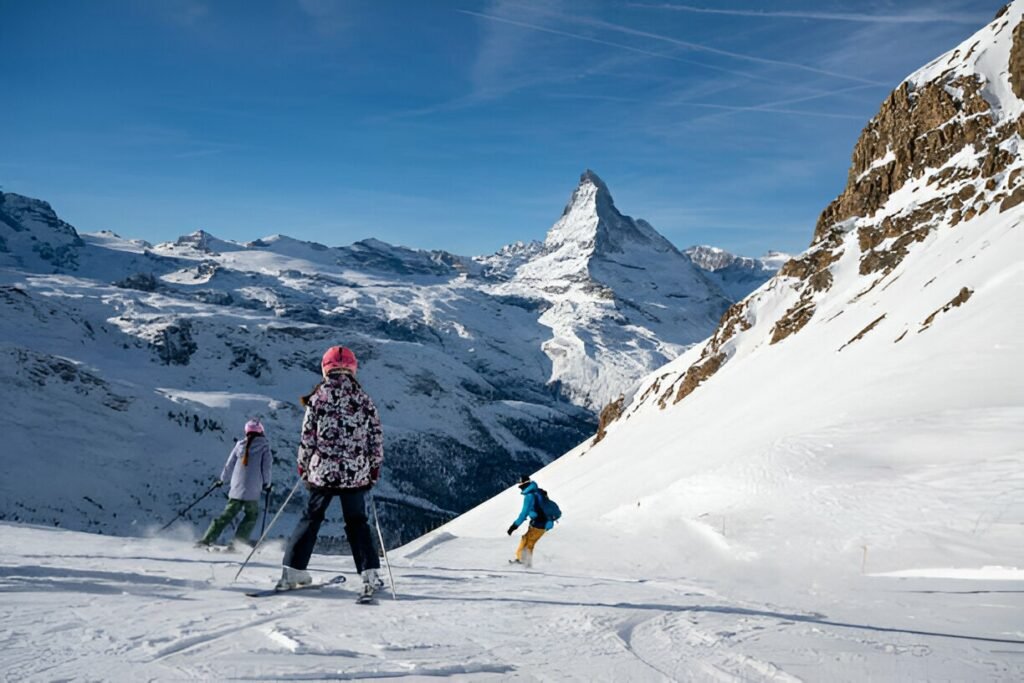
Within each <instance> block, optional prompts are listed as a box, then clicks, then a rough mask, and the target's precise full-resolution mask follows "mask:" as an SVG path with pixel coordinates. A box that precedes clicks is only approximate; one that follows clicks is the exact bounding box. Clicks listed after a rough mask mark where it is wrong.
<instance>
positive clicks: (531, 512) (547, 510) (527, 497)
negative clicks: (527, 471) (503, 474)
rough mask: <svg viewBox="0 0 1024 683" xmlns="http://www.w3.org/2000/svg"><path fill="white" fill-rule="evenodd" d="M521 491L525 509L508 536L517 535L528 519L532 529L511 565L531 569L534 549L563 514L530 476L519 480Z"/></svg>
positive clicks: (524, 537) (524, 535) (526, 534)
mask: <svg viewBox="0 0 1024 683" xmlns="http://www.w3.org/2000/svg"><path fill="white" fill-rule="evenodd" d="M519 490H520V491H522V493H523V509H522V511H521V512H520V513H519V516H518V517H516V521H514V522H512V526H510V527H509V528H508V535H509V536H511V535H512V534H513V533H515V530H516V529H517V528H518V527H519V525H520V524H522V523H523V522H524V521H525V520H526V518H527V517H529V518H530V527H529V528H528V529H527V530H526V533H525V534H523V537H522V538H521V539H520V540H519V547H518V548H517V549H516V559H514V560H509V563H510V564H521V565H524V566H527V567H530V566H532V565H533V547H534V546H535V545H537V541H539V540H540V537H541V536H543V535H544V533H545V532H546V531H548V530H549V529H551V528H552V527H554V526H555V521H556V520H557V519H558V518H559V517H561V515H562V512H561V510H559V509H558V506H557V505H555V502H554V501H553V500H551V499H550V498H548V494H547V491H545V490H544V489H542V488H540V487H538V486H537V483H536V482H534V481H530V477H529V476H528V475H523V476H522V477H521V478H520V479H519Z"/></svg>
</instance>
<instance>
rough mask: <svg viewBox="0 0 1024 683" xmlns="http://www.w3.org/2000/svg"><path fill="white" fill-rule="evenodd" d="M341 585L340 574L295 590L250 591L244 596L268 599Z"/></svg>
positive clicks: (343, 580)
mask: <svg viewBox="0 0 1024 683" xmlns="http://www.w3.org/2000/svg"><path fill="white" fill-rule="evenodd" d="M342 583H345V577H344V576H343V575H341V574H338V575H337V576H333V577H331V578H330V579H328V580H327V581H320V582H317V583H310V584H307V585H305V586H298V587H296V588H286V589H283V590H282V589H277V588H268V589H267V590H261V591H252V592H250V593H246V596H248V597H250V598H269V597H270V596H272V595H284V594H285V593H295V592H297V591H304V590H316V589H319V588H323V587H324V586H337V585H339V584H342Z"/></svg>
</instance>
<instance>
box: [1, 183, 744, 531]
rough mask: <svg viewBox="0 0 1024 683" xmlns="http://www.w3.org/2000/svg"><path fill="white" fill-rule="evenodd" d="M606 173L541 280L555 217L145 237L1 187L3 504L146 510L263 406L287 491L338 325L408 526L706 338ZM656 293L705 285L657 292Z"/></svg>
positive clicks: (27, 515) (473, 495) (191, 481)
mask: <svg viewBox="0 0 1024 683" xmlns="http://www.w3.org/2000/svg"><path fill="white" fill-rule="evenodd" d="M593 182H597V183H600V181H598V180H596V176H593V175H592V174H586V175H585V178H584V182H582V183H581V185H580V188H578V189H577V191H576V193H575V195H576V196H577V197H579V196H580V195H583V194H585V193H586V192H588V191H589V190H588V189H587V188H590V187H593V184H592V183H593ZM600 185H601V187H602V195H601V199H600V201H595V200H596V197H595V195H594V194H593V193H592V194H591V196H590V199H589V200H587V201H583V200H580V201H575V200H574V201H573V202H572V203H571V207H574V208H572V211H567V215H571V216H572V219H573V220H574V221H576V222H577V223H579V224H584V223H587V224H588V225H590V227H591V228H592V229H593V230H594V231H595V234H600V242H601V244H600V245H598V246H600V248H597V247H595V248H594V249H591V250H590V251H587V250H586V248H585V247H584V246H580V247H579V248H580V252H579V254H578V256H579V258H578V259H577V260H576V261H575V262H574V263H573V268H575V269H576V270H573V272H571V273H562V274H559V275H551V276H550V277H547V276H546V275H545V277H546V278H547V279H544V280H543V281H538V280H537V279H536V278H534V277H532V276H527V275H526V274H525V273H528V272H538V268H539V266H538V265H537V264H538V263H542V264H550V262H551V259H553V258H557V257H558V256H557V254H556V253H555V252H556V251H557V250H558V249H559V244H561V242H559V241H558V240H556V239H554V238H552V239H549V242H548V243H547V244H545V245H521V244H520V245H512V246H509V247H506V248H505V249H503V250H501V251H500V252H499V253H498V254H495V255H493V256H491V257H487V258H479V259H472V258H466V257H460V256H456V255H453V254H450V253H447V252H441V251H433V252H427V251H420V250H414V249H408V248H404V247H397V246H393V245H388V244H385V243H383V242H380V241H378V240H372V239H371V240H364V241H361V242H357V243H355V244H352V245H350V246H347V247H339V248H330V247H326V246H324V245H320V244H316V243H311V242H304V241H300V240H296V239H292V238H289V237H286V236H282V235H275V236H272V237H267V238H264V239H259V240H255V241H253V242H250V243H247V244H239V243H234V242H229V241H226V240H222V239H218V238H217V237H215V236H213V235H211V234H209V233H207V232H204V231H198V232H195V233H193V234H191V235H186V236H183V237H182V238H180V239H178V240H176V241H175V242H171V243H166V244H159V245H155V246H154V245H151V244H148V243H146V242H144V241H141V240H130V239H124V238H121V237H119V236H117V235H114V234H113V233H110V232H101V233H97V234H93V235H83V236H79V235H78V234H77V233H76V231H75V230H74V228H72V227H71V226H70V225H68V224H67V223H64V222H63V221H61V220H60V219H59V218H58V217H57V216H56V214H54V212H53V210H52V209H51V208H50V206H49V205H48V204H46V203H44V202H41V201H37V200H32V199H28V198H25V197H21V196H18V195H14V194H9V193H5V194H3V195H2V205H0V219H2V220H0V246H2V247H3V249H5V251H4V252H3V253H0V259H2V261H0V304H2V306H3V317H2V319H0V378H2V387H3V388H2V392H3V397H4V401H5V404H6V405H8V406H10V407H9V408H8V409H6V410H5V411H3V412H2V414H0V428H2V430H3V431H4V433H5V438H6V439H7V443H8V448H7V449H4V450H3V453H2V454H0V459H2V461H3V465H4V469H5V471H6V472H8V473H9V475H10V476H8V477H5V478H4V480H3V483H0V501H2V502H0V516H2V517H3V518H6V519H15V520H22V521H31V522H39V523H45V524H61V525H63V526H67V527H71V528H79V529H94V530H102V531H105V532H114V533H129V532H141V531H142V530H143V529H144V528H146V527H148V526H150V525H152V524H153V523H155V522H157V521H162V520H164V519H166V518H167V517H168V516H169V515H170V514H171V513H172V512H173V511H174V510H175V509H177V508H179V507H184V505H185V504H186V503H188V502H189V500H190V499H191V498H192V497H193V496H194V495H196V494H198V493H200V492H201V491H202V490H203V486H204V483H205V482H208V481H209V480H210V478H211V477H213V476H215V475H216V474H217V473H218V472H219V467H220V464H221V461H222V460H223V458H224V457H226V454H227V451H228V449H229V447H230V444H231V443H232V441H233V439H234V438H236V437H237V436H238V432H239V429H240V427H241V425H242V424H243V423H244V421H245V420H246V419H248V418H249V417H251V416H253V415H258V416H261V417H263V418H264V420H265V421H266V422H267V424H268V427H269V430H270V433H271V440H272V443H273V445H274V448H275V452H276V453H277V456H278V465H277V468H276V472H277V475H278V477H279V479H281V480H282V481H283V482H284V483H283V485H282V486H279V487H278V494H277V495H278V500H283V497H284V495H285V493H286V492H287V489H288V487H290V484H291V481H292V479H293V477H292V472H293V466H292V462H291V461H292V458H293V454H294V448H295V438H296V434H297V433H298V423H299V419H300V416H301V411H300V409H299V407H298V403H297V397H298V396H300V395H302V394H304V393H305V392H306V391H308V390H309V388H310V387H311V386H312V385H313V383H314V382H315V381H316V380H317V368H318V359H319V357H320V354H321V353H322V352H323V349H324V348H325V347H326V346H328V345H331V344H336V343H344V344H347V345H349V346H352V347H353V348H354V349H355V350H356V352H357V354H358V355H359V358H360V361H361V373H360V378H361V380H362V381H363V383H364V384H365V386H366V387H367V388H368V390H369V391H370V393H371V394H372V395H373V396H374V398H375V399H376V402H377V404H378V406H379V407H380V409H381V411H382V414H383V419H384V426H385V432H386V439H387V452H388V462H387V465H386V466H385V488H384V490H383V491H382V492H381V493H380V496H379V499H380V501H381V503H382V505H383V507H384V508H385V510H384V517H385V519H386V523H387V525H388V527H389V528H390V529H391V530H392V531H393V532H394V533H395V534H397V535H398V536H399V537H401V538H411V537H413V536H415V535H416V534H418V533H419V532H421V531H422V530H424V529H428V528H433V527H434V526H436V525H437V524H439V523H440V522H442V521H444V520H446V519H448V518H450V517H451V516H452V515H454V514H455V513H457V512H459V511H462V510H464V509H466V508H467V507H469V506H471V505H473V504H475V503H477V502H479V501H481V500H484V499H486V498H487V497H489V496H490V495H493V493H494V492H495V491H497V490H499V489H500V487H501V486H502V485H504V484H506V483H508V482H510V481H513V480H514V479H515V478H516V477H517V476H518V473H519V472H520V471H523V470H527V469H536V468H537V467H540V466H542V465H543V464H545V463H547V462H549V461H550V460H551V459H552V458H553V457H555V456H557V455H558V454H560V453H562V452H564V451H565V450H567V449H569V448H571V447H573V446H575V445H576V444H578V443H579V442H581V441H583V440H584V439H586V438H588V437H589V436H590V435H591V434H592V433H593V430H594V427H595V424H596V419H595V409H596V408H598V407H600V402H601V401H604V400H606V399H607V398H608V397H609V396H612V395H617V394H618V393H619V392H623V391H628V389H629V386H630V385H631V384H633V383H635V382H636V381H638V380H639V379H640V378H641V377H642V376H643V375H644V374H645V373H647V372H649V371H650V370H651V369H653V368H655V367H657V366H658V365H661V364H662V363H664V362H665V361H666V360H669V359H671V358H674V357H675V356H676V355H678V353H679V352H681V351H682V350H683V349H685V348H686V345H687V344H688V343H690V342H692V341H695V340H697V339H699V338H701V337H702V336H705V335H706V334H707V333H708V332H709V331H710V330H711V329H712V328H713V325H714V323H715V321H717V318H718V317H719V316H720V314H721V312H722V311H723V310H724V309H725V307H726V305H727V304H728V302H727V301H725V300H724V299H722V297H721V296H720V295H719V294H717V290H714V289H713V288H712V287H710V286H709V285H708V284H707V283H706V282H705V281H703V280H702V279H700V277H699V276H696V275H695V274H694V272H693V269H692V268H690V267H689V266H686V267H683V268H680V269H679V270H678V272H675V271H674V270H673V268H675V267H676V265H675V264H676V262H677V261H678V260H679V255H678V252H676V251H675V250H674V248H673V247H671V245H669V244H668V243H667V242H665V241H664V239H662V238H660V237H659V236H657V234H656V233H654V232H653V230H652V229H651V228H649V227H648V226H646V225H645V224H644V226H643V227H642V228H638V227H637V225H639V224H637V223H634V222H632V221H631V220H630V219H626V218H624V217H621V216H619V214H618V213H617V212H615V211H614V207H613V206H611V200H610V197H608V196H607V189H606V188H604V186H603V183H600ZM610 220H611V221H612V222H609V221H610ZM588 221H589V223H588ZM565 225H567V222H566V219H565V218H563V219H562V220H561V221H559V223H558V224H557V225H556V227H555V229H553V231H552V232H553V235H554V234H557V233H559V231H561V230H562V228H563V227H564V226H565ZM638 235H639V237H638ZM638 240H642V241H638ZM574 244H577V245H580V243H579V242H574ZM616 245H617V246H616ZM616 249H621V250H620V251H615V250H616ZM559 253H561V252H559ZM652 254H653V256H652ZM660 255H664V257H662V256H660ZM659 258H662V260H661V261H659ZM612 259H614V261H615V262H614V263H613V262H612ZM666 259H667V260H666ZM648 261H649V262H648ZM546 267H547V266H544V267H543V268H540V270H541V271H543V270H544V269H545V268H546ZM588 269H590V270H591V271H593V272H595V273H598V275H594V276H593V277H591V276H589V275H587V270H588ZM599 277H600V279H598V278H599ZM563 286H564V288H563V289H560V287H563ZM588 288H589V289H591V290H592V291H591V293H589V294H588V293H587V290H588ZM669 295H672V296H678V297H690V298H692V299H693V300H694V301H695V302H704V301H707V303H706V304H703V303H694V304H693V308H694V309H695V310H699V311H700V314H699V315H690V314H677V313H675V312H673V313H670V314H665V313H661V312H660V311H661V310H662V309H664V308H665V305H666V303H668V302H671V301H675V300H677V299H673V298H671V297H669ZM667 297H668V298H667ZM656 313H657V315H659V316H661V318H660V319H658V320H654V316H655V314H656ZM584 340H585V344H584ZM69 432H71V433H73V435H74V436H73V437H71V436H69V435H68V433H69ZM72 439H73V447H71V446H70V444H71V443H72V441H69V440H72ZM219 504H220V500H219V498H217V497H211V498H210V499H208V500H207V501H204V503H202V504H200V505H199V506H197V508H196V509H195V511H194V514H191V513H190V514H191V516H192V517H193V518H194V519H196V520H200V519H203V518H204V517H205V516H206V515H208V513H209V511H210V510H212V509H213V508H215V507H216V506H217V505H219ZM196 523H197V524H201V522H196Z"/></svg>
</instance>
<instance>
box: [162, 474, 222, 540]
mask: <svg viewBox="0 0 1024 683" xmlns="http://www.w3.org/2000/svg"><path fill="white" fill-rule="evenodd" d="M220 486H223V483H222V482H220V481H217V482H215V483H214V485H213V486H211V487H210V488H208V489H206V493H204V494H203V495H201V496H199V497H198V498H196V499H195V500H193V501H192V504H191V505H189V506H188V507H187V508H185V509H184V510H182V511H181V512H179V513H178V514H177V515H176V516H175V518H174V519H172V520H171V521H169V522H167V524H164V525H163V526H162V527H160V531H163V530H164V529H166V528H167V527H169V526H170V525H172V524H174V523H175V522H177V521H178V520H179V519H181V516H182V515H184V514H185V513H186V512H188V511H189V510H191V509H192V508H194V507H195V506H196V505H197V504H198V503H199V501H201V500H202V499H203V498H206V497H207V496H208V495H210V494H211V493H213V491H214V489H216V488H218V487H220ZM158 533H159V532H158Z"/></svg>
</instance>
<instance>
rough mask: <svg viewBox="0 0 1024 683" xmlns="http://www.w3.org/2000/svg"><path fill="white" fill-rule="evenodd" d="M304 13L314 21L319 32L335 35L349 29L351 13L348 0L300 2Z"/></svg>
mask: <svg viewBox="0 0 1024 683" xmlns="http://www.w3.org/2000/svg"><path fill="white" fill-rule="evenodd" d="M298 5H299V9H300V10H302V13H303V14H305V15H306V16H308V17H309V18H310V19H312V20H313V25H314V27H315V28H316V30H317V32H318V33H320V34H322V35H324V36H329V35H334V34H336V33H338V32H339V31H341V30H342V29H344V28H347V27H348V25H349V21H350V12H349V8H348V2H347V1H346V0H298Z"/></svg>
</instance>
